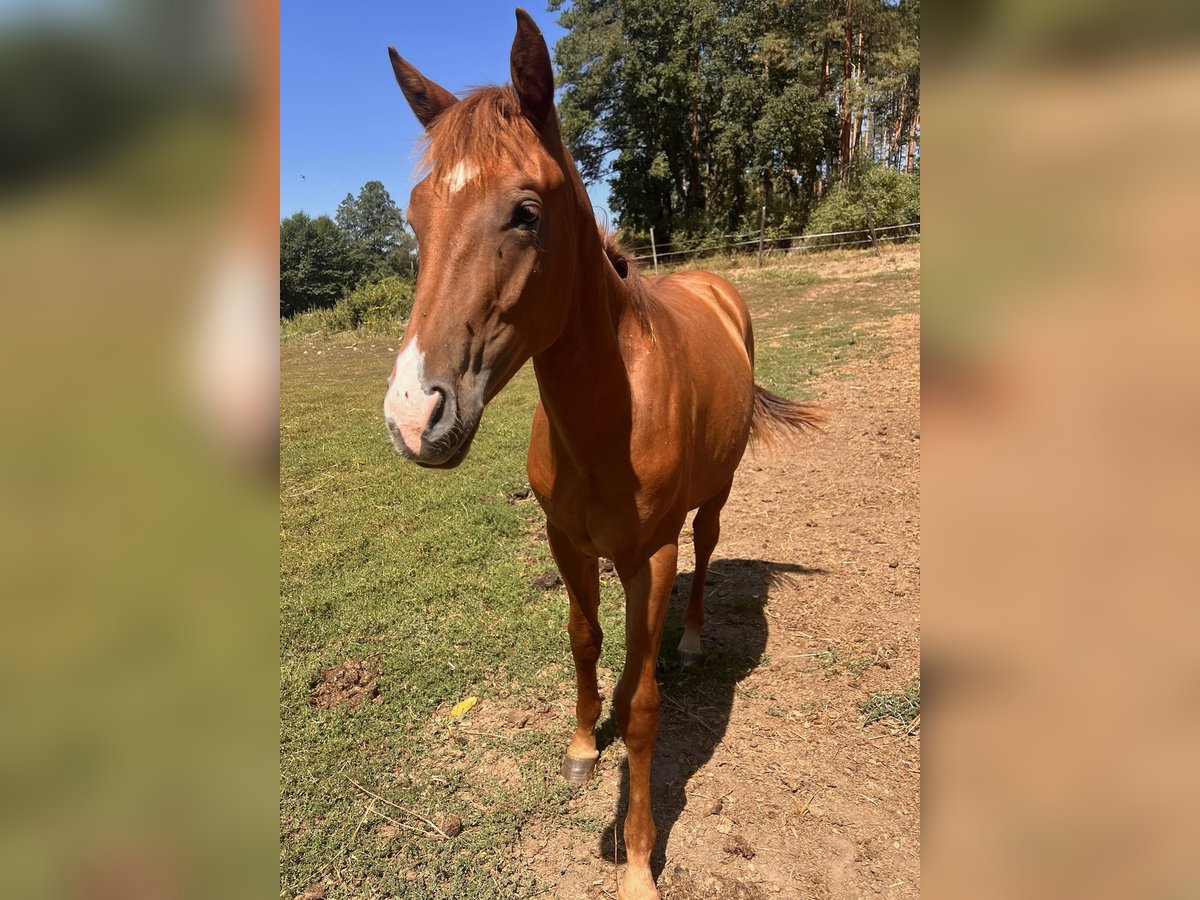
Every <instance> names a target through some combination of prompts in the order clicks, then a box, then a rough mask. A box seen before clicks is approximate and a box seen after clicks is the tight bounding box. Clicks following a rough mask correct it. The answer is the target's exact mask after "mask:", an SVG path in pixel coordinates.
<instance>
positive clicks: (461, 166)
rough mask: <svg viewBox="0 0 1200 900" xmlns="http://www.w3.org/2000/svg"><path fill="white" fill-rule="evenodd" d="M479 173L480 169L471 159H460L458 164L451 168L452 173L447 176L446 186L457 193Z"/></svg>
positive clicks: (451, 191)
mask: <svg viewBox="0 0 1200 900" xmlns="http://www.w3.org/2000/svg"><path fill="white" fill-rule="evenodd" d="M478 174H479V170H478V169H477V168H475V166H474V164H472V163H471V162H470V160H466V159H464V160H460V161H459V163H458V165H456V166H455V167H454V168H453V169H451V170H450V174H449V175H447V176H446V187H447V189H448V190H449V191H450V193H452V194H456V193H458V192H459V191H461V190H462V189H463V188H464V187H466V186H467V184H468V183H469V182H471V181H473V180H474V178H475V176H476V175H478Z"/></svg>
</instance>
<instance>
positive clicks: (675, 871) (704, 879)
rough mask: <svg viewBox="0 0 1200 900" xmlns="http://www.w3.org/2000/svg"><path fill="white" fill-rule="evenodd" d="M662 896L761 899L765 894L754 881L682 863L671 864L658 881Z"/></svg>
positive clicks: (682, 899) (680, 899) (690, 899)
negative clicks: (706, 871)
mask: <svg viewBox="0 0 1200 900" xmlns="http://www.w3.org/2000/svg"><path fill="white" fill-rule="evenodd" d="M658 887H659V890H660V892H661V893H662V895H663V896H664V897H670V898H671V900H763V898H765V897H766V894H765V893H763V891H762V890H761V889H760V888H759V887H758V886H757V885H754V884H746V883H743V882H741V881H738V880H737V879H736V878H729V877H726V876H724V875H716V874H699V873H696V872H692V871H690V870H689V869H685V868H684V867H683V866H670V867H668V868H667V870H666V871H665V872H663V874H662V877H661V878H660V879H659V880H658Z"/></svg>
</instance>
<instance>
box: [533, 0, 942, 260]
mask: <svg viewBox="0 0 1200 900" xmlns="http://www.w3.org/2000/svg"><path fill="white" fill-rule="evenodd" d="M564 7H565V8H564ZM550 8H551V9H552V10H559V11H561V16H560V18H559V23H560V24H561V25H562V26H563V27H564V28H566V29H567V34H566V35H565V36H564V37H563V38H562V39H561V40H559V42H558V43H557V45H556V46H555V52H554V55H555V61H556V63H557V65H558V82H559V87H560V89H561V92H560V101H559V113H560V116H561V120H562V125H563V134H564V137H565V139H566V141H567V144H568V146H569V148H570V149H571V152H572V154H573V155H574V156H575V160H576V162H577V163H578V165H579V167H580V170H581V172H582V174H583V176H584V178H585V179H586V180H588V181H592V182H595V181H598V180H601V179H603V178H608V179H609V180H610V185H611V199H610V205H611V207H612V210H613V212H614V213H616V215H617V216H618V218H619V220H620V225H621V226H622V228H623V229H624V230H626V232H628V233H632V234H634V235H639V236H640V235H643V234H645V232H646V231H647V229H649V228H650V227H651V226H655V227H656V232H657V234H658V235H659V238H660V240H662V239H666V238H668V237H669V236H671V235H673V234H674V235H676V236H678V235H683V234H692V235H700V234H704V233H711V232H717V231H733V230H739V229H741V230H749V229H751V228H752V229H754V230H757V228H758V210H759V208H760V207H762V206H766V207H768V210H769V216H770V219H771V221H773V222H776V223H779V224H781V225H783V226H784V227H790V228H793V229H796V230H800V229H802V228H804V227H805V226H806V225H807V224H808V222H809V219H810V217H811V216H812V214H813V212H814V211H815V210H816V208H817V207H818V205H819V204H820V203H821V202H822V201H823V200H826V199H827V198H830V196H831V195H835V194H836V195H840V197H839V198H838V204H837V205H838V207H839V208H845V209H846V210H847V211H849V210H852V209H856V208H857V207H859V206H861V203H860V202H858V201H860V200H861V199H862V198H863V197H866V196H868V195H869V192H866V191H864V189H863V185H864V184H865V183H871V184H873V185H875V188H876V189H879V187H880V186H881V185H886V186H891V187H892V188H894V189H896V190H900V191H904V192H907V194H906V196H907V195H911V194H912V191H913V185H914V184H916V185H917V196H918V200H917V202H918V204H919V173H920V120H921V110H920V98H921V94H920V91H921V77H920V76H921V69H920V0H810V2H805V3H800V2H796V0H572V2H571V3H570V5H569V6H567V5H566V3H565V0H550ZM880 169H882V170H890V172H891V173H893V174H892V175H884V176H882V177H881V176H880V175H879V174H873V172H874V170H880ZM899 205H900V206H906V207H907V206H910V204H906V203H900V204H899ZM906 211H911V210H907V209H906ZM824 218H825V219H829V218H830V216H829V215H826V216H824ZM877 224H880V225H882V224H891V223H888V222H883V221H880V222H878V223H877Z"/></svg>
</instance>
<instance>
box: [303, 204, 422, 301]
mask: <svg viewBox="0 0 1200 900" xmlns="http://www.w3.org/2000/svg"><path fill="white" fill-rule="evenodd" d="M416 250H417V244H416V240H415V239H414V238H413V236H412V234H411V233H410V232H409V231H408V230H407V229H406V228H405V227H404V215H403V213H402V212H401V211H400V208H399V207H398V206H397V205H396V203H395V202H394V201H393V200H392V197H391V195H390V194H389V193H388V191H387V188H385V187H384V186H383V183H382V182H379V181H368V182H367V183H366V184H364V185H363V186H362V189H361V190H360V191H359V192H358V195H357V196H355V195H353V194H347V195H346V197H345V199H344V200H342V202H341V203H340V204H338V208H337V212H336V214H335V215H334V218H332V219H331V218H330V217H329V216H327V215H321V216H316V217H313V216H309V215H308V214H307V213H304V212H298V213H295V214H294V215H291V216H289V217H288V218H286V219H284V220H283V221H282V222H280V223H279V313H280V315H281V316H284V317H289V316H293V315H295V314H296V313H302V312H307V311H309V310H314V309H331V308H332V307H334V306H335V305H337V303H338V302H339V301H341V300H342V299H344V298H345V297H346V296H347V295H349V294H350V293H351V292H352V291H354V290H355V289H363V288H365V287H367V286H370V285H374V284H378V283H382V282H385V281H388V280H389V279H396V278H400V279H405V280H409V281H411V280H412V279H414V278H415V277H416V267H417V259H416Z"/></svg>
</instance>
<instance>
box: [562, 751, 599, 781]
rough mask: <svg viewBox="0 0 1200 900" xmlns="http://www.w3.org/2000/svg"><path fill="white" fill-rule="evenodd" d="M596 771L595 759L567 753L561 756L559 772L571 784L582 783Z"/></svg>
mask: <svg viewBox="0 0 1200 900" xmlns="http://www.w3.org/2000/svg"><path fill="white" fill-rule="evenodd" d="M595 771H596V759H595V758H593V759H580V758H579V757H578V756H571V755H570V754H569V753H568V754H567V755H566V756H564V757H563V761H562V769H561V770H560V774H561V775H562V777H563V778H565V779H566V780H567V781H569V782H570V783H571V784H584V783H585V782H587V781H588V780H589V779H590V778H591V777H592V774H593V773H594V772H595Z"/></svg>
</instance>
